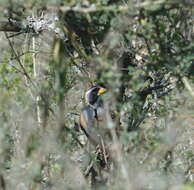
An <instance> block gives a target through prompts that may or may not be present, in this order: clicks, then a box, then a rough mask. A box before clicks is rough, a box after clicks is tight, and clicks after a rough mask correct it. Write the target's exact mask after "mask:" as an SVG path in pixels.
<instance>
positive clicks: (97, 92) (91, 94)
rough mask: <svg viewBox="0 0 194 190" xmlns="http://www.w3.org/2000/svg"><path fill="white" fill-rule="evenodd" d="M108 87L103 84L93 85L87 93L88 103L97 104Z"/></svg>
mask: <svg viewBox="0 0 194 190" xmlns="http://www.w3.org/2000/svg"><path fill="white" fill-rule="evenodd" d="M106 91H107V90H106V88H104V87H101V86H93V87H91V88H90V89H89V90H88V91H87V92H86V95H85V99H86V103H87V104H89V105H92V106H95V105H97V104H98V102H99V98H100V96H101V95H102V94H104V93H106Z"/></svg>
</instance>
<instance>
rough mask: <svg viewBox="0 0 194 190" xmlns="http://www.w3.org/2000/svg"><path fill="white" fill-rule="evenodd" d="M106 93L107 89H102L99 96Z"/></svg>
mask: <svg viewBox="0 0 194 190" xmlns="http://www.w3.org/2000/svg"><path fill="white" fill-rule="evenodd" d="M105 92H106V89H105V88H100V90H99V91H98V94H99V95H101V94H104V93H105Z"/></svg>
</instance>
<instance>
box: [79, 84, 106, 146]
mask: <svg viewBox="0 0 194 190" xmlns="http://www.w3.org/2000/svg"><path fill="white" fill-rule="evenodd" d="M106 92H107V89H106V88H104V87H102V86H100V85H96V86H92V87H91V88H89V89H88V90H87V91H86V93H85V101H86V104H87V105H86V107H84V108H83V109H82V110H81V113H80V127H81V129H82V131H83V132H84V133H85V135H86V136H87V138H88V139H89V140H90V142H91V143H92V144H93V145H95V146H96V145H98V144H99V142H98V141H99V133H100V131H101V129H100V127H102V125H103V124H104V121H105V109H104V106H103V101H102V98H101V97H102V95H103V94H105V93H106Z"/></svg>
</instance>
